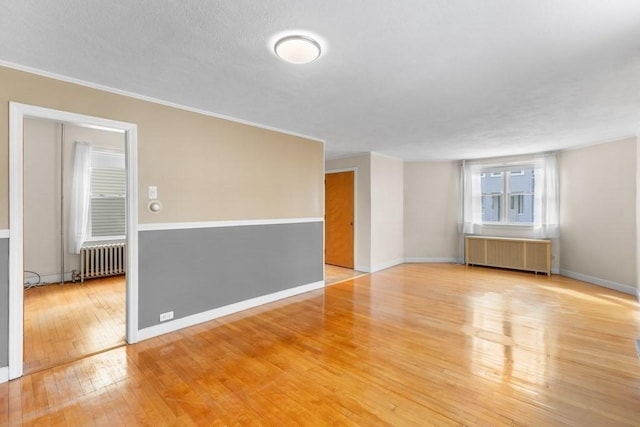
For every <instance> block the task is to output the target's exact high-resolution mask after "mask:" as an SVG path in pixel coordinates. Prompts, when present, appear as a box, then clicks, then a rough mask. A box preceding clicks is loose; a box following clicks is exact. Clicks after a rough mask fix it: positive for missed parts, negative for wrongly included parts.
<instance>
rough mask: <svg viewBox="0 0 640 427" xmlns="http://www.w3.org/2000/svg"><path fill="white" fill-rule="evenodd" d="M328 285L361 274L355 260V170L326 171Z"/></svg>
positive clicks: (326, 265) (326, 264) (326, 266)
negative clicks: (355, 268)
mask: <svg viewBox="0 0 640 427" xmlns="http://www.w3.org/2000/svg"><path fill="white" fill-rule="evenodd" d="M324 194H325V284H327V285H329V284H333V283H338V282H341V281H343V280H347V279H350V278H353V277H357V276H358V275H360V274H361V273H360V272H358V271H356V270H354V259H355V171H354V170H342V171H330V172H327V173H326V174H325V192H324Z"/></svg>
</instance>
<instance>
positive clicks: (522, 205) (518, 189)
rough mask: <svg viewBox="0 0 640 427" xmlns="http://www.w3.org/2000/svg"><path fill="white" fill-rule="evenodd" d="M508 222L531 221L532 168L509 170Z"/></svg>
mask: <svg viewBox="0 0 640 427" xmlns="http://www.w3.org/2000/svg"><path fill="white" fill-rule="evenodd" d="M509 188H510V194H509V200H510V203H509V222H513V223H521V224H531V223H533V212H534V209H533V201H534V197H533V194H534V191H535V173H534V170H533V169H525V170H523V171H521V172H518V173H515V172H511V173H510V175H509Z"/></svg>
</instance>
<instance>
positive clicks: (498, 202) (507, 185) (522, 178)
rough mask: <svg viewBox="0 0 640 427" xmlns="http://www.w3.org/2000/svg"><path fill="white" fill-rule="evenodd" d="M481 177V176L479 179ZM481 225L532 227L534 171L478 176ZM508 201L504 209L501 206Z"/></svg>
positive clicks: (500, 172)
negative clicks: (504, 201) (480, 193)
mask: <svg viewBox="0 0 640 427" xmlns="http://www.w3.org/2000/svg"><path fill="white" fill-rule="evenodd" d="M483 175H484V176H483ZM480 185H481V191H482V222H483V223H497V224H532V223H533V222H534V190H535V171H534V169H533V167H530V168H527V169H522V170H509V169H505V170H503V171H499V172H497V171H495V169H494V172H491V173H486V172H485V173H483V174H481V176H480ZM502 200H508V201H509V203H508V206H507V205H506V204H503V203H502Z"/></svg>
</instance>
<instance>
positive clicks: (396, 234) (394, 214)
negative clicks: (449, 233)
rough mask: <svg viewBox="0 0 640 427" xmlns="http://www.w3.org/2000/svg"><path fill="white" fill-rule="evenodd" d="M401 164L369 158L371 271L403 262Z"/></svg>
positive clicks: (391, 159) (393, 160) (394, 160)
mask: <svg viewBox="0 0 640 427" xmlns="http://www.w3.org/2000/svg"><path fill="white" fill-rule="evenodd" d="M403 181H404V174H403V161H402V160H399V159H394V158H390V157H386V156H382V155H379V154H376V153H372V154H371V270H372V271H378V270H381V269H383V268H387V267H390V266H392V265H397V264H401V263H402V262H403V261H404V256H403V252H404V248H403V237H404V236H403V224H404V218H403V211H404V202H403V200H404V191H403V187H404V183H403Z"/></svg>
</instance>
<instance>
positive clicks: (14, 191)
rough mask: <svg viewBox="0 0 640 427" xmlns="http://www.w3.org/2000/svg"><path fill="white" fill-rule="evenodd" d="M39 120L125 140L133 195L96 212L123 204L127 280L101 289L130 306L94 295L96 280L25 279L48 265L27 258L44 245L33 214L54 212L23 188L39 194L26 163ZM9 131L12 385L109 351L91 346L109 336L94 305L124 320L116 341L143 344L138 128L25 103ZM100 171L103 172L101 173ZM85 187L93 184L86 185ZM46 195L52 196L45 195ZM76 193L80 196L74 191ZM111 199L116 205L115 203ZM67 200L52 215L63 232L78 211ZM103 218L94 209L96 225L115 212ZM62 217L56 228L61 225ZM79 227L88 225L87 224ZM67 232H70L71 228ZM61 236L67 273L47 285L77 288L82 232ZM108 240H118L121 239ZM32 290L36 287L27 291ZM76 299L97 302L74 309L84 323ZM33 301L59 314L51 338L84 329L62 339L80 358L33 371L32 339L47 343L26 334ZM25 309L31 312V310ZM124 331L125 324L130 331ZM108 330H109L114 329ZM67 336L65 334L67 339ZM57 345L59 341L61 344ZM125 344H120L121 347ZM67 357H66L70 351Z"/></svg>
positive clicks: (13, 112) (14, 111)
mask: <svg viewBox="0 0 640 427" xmlns="http://www.w3.org/2000/svg"><path fill="white" fill-rule="evenodd" d="M34 121H35V122H41V123H45V125H51V126H54V127H59V128H67V129H75V130H79V131H80V132H88V133H89V134H91V133H92V132H98V131H102V132H107V133H110V134H112V135H113V134H117V135H118V136H119V137H120V138H121V141H122V146H123V148H124V153H123V157H124V158H123V159H122V160H123V162H124V163H123V164H124V171H123V174H124V177H123V179H121V181H124V182H123V183H122V184H123V185H124V187H125V189H126V190H125V191H126V194H125V195H124V197H121V198H120V200H119V201H114V200H108V201H106V202H105V200H100V201H97V202H96V203H95V205H96V206H98V205H105V204H106V205H108V206H107V207H106V209H107V210H106V211H105V212H108V209H112V208H113V206H114V205H121V206H124V213H123V215H122V220H121V222H123V224H122V225H123V226H124V227H123V229H124V230H125V232H124V236H119V237H120V238H122V240H123V241H124V243H122V245H126V254H125V255H124V257H125V263H126V280H125V278H123V277H117V276H115V277H113V278H110V279H108V280H107V279H105V280H104V282H103V284H102V285H101V290H102V291H104V290H105V289H106V288H108V287H110V288H112V292H111V294H113V293H114V292H115V294H118V292H119V294H120V296H119V298H121V299H124V300H125V303H124V306H122V305H121V304H120V308H117V307H118V305H119V304H118V303H116V302H114V300H113V299H109V298H108V297H107V295H109V294H110V293H109V292H103V295H102V297H97V296H96V295H97V294H96V293H95V292H93V291H95V289H93V288H94V287H95V286H98V285H99V283H98V282H95V283H93V284H91V285H89V283H88V282H85V284H83V285H64V286H58V285H48V286H42V287H40V286H37V285H39V284H42V282H43V280H42V279H43V275H41V274H39V273H38V272H37V271H35V273H36V274H29V273H25V270H29V271H33V270H32V269H31V268H27V267H28V266H29V265H31V263H32V262H36V263H37V262H40V261H44V259H40V261H37V259H38V257H37V256H36V258H35V259H30V258H27V257H25V255H28V254H30V253H36V254H37V247H38V244H37V243H35V244H34V243H33V242H31V231H32V230H31V229H30V228H29V227H31V226H33V225H34V224H37V223H38V221H39V220H38V219H35V220H34V215H35V217H36V218H37V217H38V215H39V213H38V212H34V211H36V210H37V209H39V208H41V209H42V210H43V211H44V212H45V214H46V209H47V206H42V207H38V206H37V205H38V203H37V200H38V197H37V196H36V197H35V198H32V195H30V194H29V193H25V192H24V190H27V191H29V188H32V189H33V188H35V187H34V186H33V183H30V182H28V181H30V180H31V178H33V176H32V175H30V173H31V172H33V171H30V170H29V169H28V168H27V164H26V163H25V160H28V157H29V154H28V153H29V150H31V149H32V148H34V147H30V146H28V144H29V142H26V138H25V136H28V135H29V132H30V130H29V129H26V128H28V127H29V126H30V124H31V123H32V122H34ZM25 130H26V135H25ZM9 133H10V135H9V164H10V168H9V179H10V183H9V379H13V378H17V377H20V376H22V375H23V373H24V371H25V368H26V369H27V370H28V371H30V372H33V371H35V370H37V369H39V368H40V367H50V366H52V365H51V363H53V365H55V364H57V363H58V364H59V363H65V362H67V361H69V358H71V359H72V360H73V358H78V357H82V356H86V355H89V354H92V353H95V352H99V351H101V350H104V348H99V346H98V347H96V346H95V345H94V344H95V343H92V340H94V339H95V338H97V339H98V340H99V339H100V338H99V336H100V335H103V334H102V333H101V332H100V331H97V330H96V329H95V328H92V326H91V323H92V322H91V321H89V320H88V319H89V318H90V317H91V316H93V317H94V318H97V319H100V318H101V317H102V318H103V319H104V316H101V315H98V314H97V312H98V310H97V309H96V307H95V304H96V302H97V301H98V305H99V306H100V307H102V308H103V310H102V311H103V313H109V311H110V310H111V313H110V314H109V315H108V316H107V317H110V318H114V317H117V316H118V312H120V313H121V314H120V320H118V322H120V325H121V326H120V328H121V330H120V331H119V332H117V335H119V338H118V340H122V337H123V336H124V338H125V339H126V342H128V343H134V342H137V329H138V327H137V326H138V325H137V323H138V322H137V319H138V316H137V306H138V301H137V294H138V292H137V287H138V274H137V273H138V265H137V258H138V256H137V255H138V246H137V243H138V240H137V191H136V188H137V179H136V177H137V127H136V125H134V124H131V123H125V122H118V121H114V120H108V119H103V118H99V117H92V116H85V115H80V114H75V113H70V112H65V111H58V110H52V109H47V108H42V107H37V106H31V105H25V104H19V103H10V126H9ZM75 139H82V138H75ZM61 141H63V142H64V138H61ZM42 147H43V146H41V147H40V149H42ZM63 147H64V145H61V150H60V155H59V159H60V163H61V164H62V163H64V159H65V158H66V156H65V154H64V148H63ZM49 148H51V147H49ZM98 151H101V150H98ZM102 151H109V150H102ZM36 152H37V149H36ZM43 154H44V153H43ZM67 154H69V153H67ZM112 154H113V152H112ZM105 156H106V157H110V155H106V154H105ZM36 157H37V158H40V160H41V161H42V160H44V159H46V157H47V156H36ZM103 157H104V156H103ZM112 157H113V156H112ZM49 166H50V165H49ZM97 169H100V168H99V167H98V168H97ZM64 176H65V173H63V172H62V171H61V177H62V178H61V180H62V181H64V178H63V177H64ZM94 178H95V177H94V176H91V180H94ZM85 182H87V181H86V180H85ZM59 188H60V191H61V194H62V190H63V188H64V184H63V185H60V187H59ZM44 194H46V192H45V193H44ZM72 194H78V193H77V192H74V191H72ZM49 196H51V194H49ZM102 196H104V194H102ZM111 196H113V195H111ZM111 198H112V199H114V197H111ZM34 200H35V202H34ZM41 200H42V199H41ZM64 201H65V200H64V196H62V197H60V214H59V215H52V216H53V217H55V219H57V220H59V223H60V225H61V227H62V226H63V225H64V223H65V222H66V221H67V220H66V219H65V215H64V211H65V209H67V210H69V209H71V211H73V210H74V209H75V208H71V207H69V206H68V205H67V204H65V203H64ZM89 206H90V205H89ZM103 207H104V206H103ZM27 210H28V211H27ZM102 214H104V212H102ZM100 215H101V212H99V210H94V218H95V219H96V223H97V222H100V220H101V218H103V217H110V216H112V215H111V214H109V213H107V214H104V215H103V217H100ZM45 217H46V215H45ZM55 219H54V221H53V222H56V221H55ZM45 222H46V221H45ZM73 222H74V221H73V220H69V225H71V224H72V223H73ZM78 223H82V221H80V222H78ZM62 228H63V229H64V227H62ZM67 230H68V228H67ZM95 230H96V231H95V232H93V234H91V233H90V235H91V237H92V238H93V239H94V240H96V239H97V240H100V237H101V236H100V231H98V228H95ZM56 233H59V234H60V235H59V236H58V244H59V248H60V254H59V255H56V256H53V257H52V258H53V259H54V260H53V262H54V263H56V262H59V266H60V268H59V269H58V271H57V272H52V273H48V274H46V275H44V276H46V278H45V280H44V281H49V282H58V283H66V282H68V281H71V282H73V280H74V279H81V277H80V276H79V272H78V269H76V268H73V266H74V265H75V264H74V262H76V261H77V252H76V251H75V250H72V249H71V247H72V246H73V243H72V242H71V240H68V236H69V234H74V233H75V230H72V232H71V233H63V231H62V230H56V231H55V232H54V233H53V234H56ZM63 234H66V235H63ZM107 234H108V233H107ZM83 236H85V237H86V234H84V235H83ZM107 237H109V238H112V237H114V236H107ZM36 238H37V239H46V238H45V237H44V234H41V235H37V236H36ZM89 240H91V239H89ZM84 243H85V242H84V241H83V242H81V244H80V246H82V245H83V244H84ZM34 248H36V249H35V252H33V251H34ZM74 255H75V256H74ZM45 258H46V256H45ZM49 261H51V260H49ZM43 268H44V267H43ZM56 276H57V277H56ZM25 286H26V287H27V288H32V289H30V290H25ZM50 286H51V288H50ZM45 288H50V289H49V290H51V292H48V291H47V292H45V291H44V290H45ZM56 288H57V289H56ZM114 290H115V291H114ZM34 291H36V292H34ZM53 291H56V292H53ZM66 291H80V292H78V293H77V295H72V294H71V293H65V292H66ZM27 292H32V294H29V296H26V295H25V294H26V293H27ZM36 294H50V295H36ZM52 298H53V299H52ZM74 298H75V300H76V302H77V301H82V302H84V303H90V304H89V305H88V306H87V305H86V304H82V303H78V304H76V305H75V310H76V311H79V312H84V313H85V319H84V320H83V321H78V320H74V317H76V318H77V316H74V315H75V314H77V313H72V312H71V311H70V310H74V309H71V308H70V305H69V303H70V302H71V301H73V300H74ZM56 299H57V302H58V304H54V303H52V302H51V301H54V300H56ZM116 299H117V298H116ZM34 301H37V304H45V305H48V306H49V307H47V308H48V309H53V312H56V310H55V309H58V310H57V315H56V316H48V315H45V316H44V317H45V318H46V320H43V322H44V323H45V325H44V326H43V327H41V329H40V332H43V333H48V332H47V331H51V328H55V329H56V330H57V331H58V332H59V331H60V330H62V331H64V330H65V329H72V330H75V331H82V332H81V333H79V334H78V333H72V334H71V336H72V338H71V340H66V341H65V340H60V342H59V343H58V346H59V347H65V346H69V348H70V349H73V350H74V351H79V353H76V354H75V355H74V354H67V355H66V359H65V358H62V359H60V360H59V361H57V362H56V361H55V360H54V361H51V360H49V361H44V362H43V363H41V364H40V365H39V366H38V363H40V362H36V363H35V364H36V367H35V368H34V366H32V364H30V365H27V364H26V362H33V359H32V356H34V355H32V354H29V355H28V356H29V358H27V357H25V350H27V351H31V350H32V349H33V348H34V347H32V346H31V345H32V344H33V342H32V341H34V340H43V337H42V336H41V335H37V334H34V335H28V334H29V333H31V332H33V331H32V330H31V329H30V330H28V331H27V328H30V327H31V326H32V324H31V320H33V319H32V318H31V317H30V315H31V314H32V311H31V309H33V304H31V303H32V302H34ZM37 304H36V305H37ZM91 304H94V306H93V307H92V306H91ZM51 305H53V306H54V307H51ZM81 306H84V307H83V309H82V310H80V307H81ZM25 310H30V311H29V312H25ZM53 312H52V313H53ZM43 313H44V312H43ZM122 313H126V315H125V316H124V319H122ZM41 314H42V313H41ZM41 320H42V319H40V320H37V322H39V321H41ZM27 322H29V323H27ZM65 322H67V323H68V324H67V325H66V326H65V324H64V323H65ZM73 322H76V323H78V322H81V323H84V325H76V326H78V328H77V329H74V328H73V325H71V323H73ZM99 323H100V322H99ZM122 325H126V326H124V327H123V326H122ZM103 326H104V325H102V326H101V327H103ZM107 327H108V328H109V326H107ZM67 332H68V331H67ZM65 334H66V333H63V334H60V335H65ZM66 335H68V334H66ZM103 336H104V335H103ZM25 338H28V339H29V340H30V342H25ZM83 340H84V341H83ZM45 341H46V340H45ZM49 341H52V340H49ZM53 341H57V338H56V339H54V340H53ZM119 342H120V343H121V342H122V341H119ZM116 344H117V343H116ZM105 345H107V346H113V343H108V342H106V341H105ZM74 347H75V348H74ZM59 350H60V348H58V349H57V350H56V351H59ZM39 351H40V353H39V354H43V351H44V350H43V349H42V346H41V347H40V350H39ZM60 352H61V353H65V351H64V350H62V351H60Z"/></svg>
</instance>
